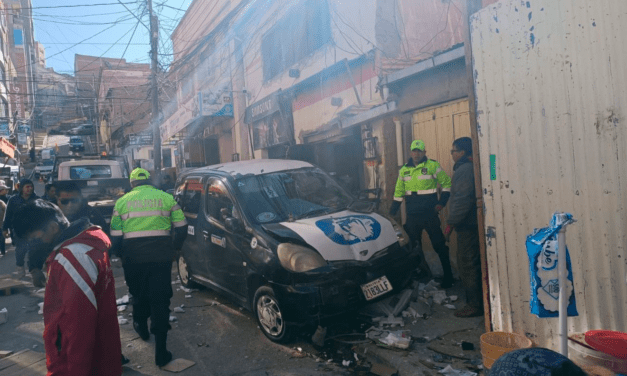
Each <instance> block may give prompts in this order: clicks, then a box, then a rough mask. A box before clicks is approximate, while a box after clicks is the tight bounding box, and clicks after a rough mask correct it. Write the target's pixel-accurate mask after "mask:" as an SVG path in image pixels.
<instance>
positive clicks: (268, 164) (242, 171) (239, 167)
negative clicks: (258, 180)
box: [185, 159, 314, 177]
mask: <svg viewBox="0 0 627 376" xmlns="http://www.w3.org/2000/svg"><path fill="white" fill-rule="evenodd" d="M306 167H314V166H313V165H312V164H310V163H307V162H303V161H295V160H289V159H252V160H248V161H239V162H228V163H222V164H216V165H212V166H206V167H200V168H197V169H193V170H190V171H187V173H186V174H185V175H189V174H190V173H203V172H221V173H223V174H228V175H231V176H233V177H239V176H243V175H261V174H269V173H273V172H279V171H286V170H295V169H298V168H306Z"/></svg>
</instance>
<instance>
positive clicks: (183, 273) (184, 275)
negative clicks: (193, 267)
mask: <svg viewBox="0 0 627 376" xmlns="http://www.w3.org/2000/svg"><path fill="white" fill-rule="evenodd" d="M176 264H177V270H178V272H179V279H180V280H181V285H183V286H185V287H187V288H190V287H194V282H193V281H192V278H191V274H190V273H189V267H188V266H187V261H186V260H185V256H183V255H182V254H180V255H179V258H178V260H177V262H176Z"/></svg>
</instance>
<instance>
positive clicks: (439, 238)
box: [403, 211, 453, 278]
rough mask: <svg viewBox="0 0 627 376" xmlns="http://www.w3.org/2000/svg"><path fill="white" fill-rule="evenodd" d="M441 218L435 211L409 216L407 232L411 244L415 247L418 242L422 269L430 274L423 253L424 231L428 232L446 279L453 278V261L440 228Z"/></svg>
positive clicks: (406, 226) (406, 225)
mask: <svg viewBox="0 0 627 376" xmlns="http://www.w3.org/2000/svg"><path fill="white" fill-rule="evenodd" d="M440 226H441V223H440V217H439V216H438V215H437V213H436V212H435V211H434V212H433V214H407V222H406V223H405V226H403V227H404V228H405V231H406V232H407V235H408V236H409V239H410V240H411V244H412V245H415V244H416V242H418V245H417V247H418V249H419V251H420V258H421V266H420V268H421V269H424V268H426V270H425V271H427V272H430V269H429V266H428V264H427V262H426V261H425V258H424V253H423V251H422V231H423V230H426V231H427V234H428V235H429V240H431V245H433V249H434V250H435V253H437V254H438V257H439V258H440V262H441V263H442V269H443V270H444V277H451V278H452V276H453V274H452V269H451V261H450V256H449V250H448V246H447V245H446V239H445V238H444V234H443V233H442V228H441V227H440Z"/></svg>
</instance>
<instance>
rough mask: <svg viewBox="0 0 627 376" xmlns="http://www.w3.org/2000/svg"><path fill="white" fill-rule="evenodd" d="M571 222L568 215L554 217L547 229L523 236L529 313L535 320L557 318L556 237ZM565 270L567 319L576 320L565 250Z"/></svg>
mask: <svg viewBox="0 0 627 376" xmlns="http://www.w3.org/2000/svg"><path fill="white" fill-rule="evenodd" d="M572 222H574V220H573V216H572V214H570V213H555V214H553V218H552V219H551V224H550V225H549V227H545V228H541V229H535V230H534V231H533V233H532V234H530V235H529V236H527V255H528V256H529V271H530V275H531V299H530V302H529V304H530V306H531V313H533V314H535V315H537V316H538V317H541V318H542V317H558V316H559V279H558V272H557V263H558V259H560V258H561V255H559V254H558V243H557V234H558V233H559V232H560V230H561V229H562V227H564V226H566V225H568V224H570V223H572ZM566 270H567V273H568V275H567V281H568V286H567V287H566V288H567V294H568V296H569V299H568V316H578V315H579V314H578V313H577V305H576V302H575V289H574V287H573V272H572V268H571V265H570V255H569V254H568V249H566Z"/></svg>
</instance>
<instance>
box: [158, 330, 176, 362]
mask: <svg viewBox="0 0 627 376" xmlns="http://www.w3.org/2000/svg"><path fill="white" fill-rule="evenodd" d="M154 334H155V344H156V345H155V363H156V364H157V366H158V367H163V366H165V365H166V364H168V363H170V361H171V360H172V353H171V352H169V351H168V349H167V348H166V342H167V341H168V333H167V332H165V333H154Z"/></svg>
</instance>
